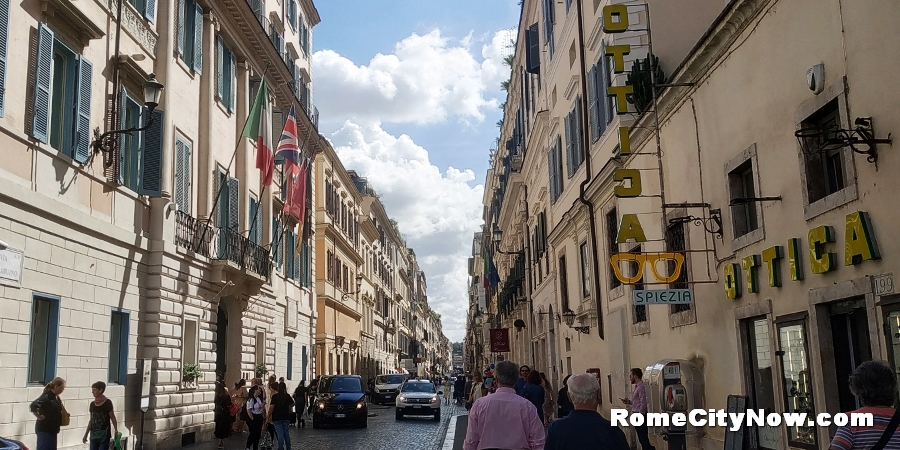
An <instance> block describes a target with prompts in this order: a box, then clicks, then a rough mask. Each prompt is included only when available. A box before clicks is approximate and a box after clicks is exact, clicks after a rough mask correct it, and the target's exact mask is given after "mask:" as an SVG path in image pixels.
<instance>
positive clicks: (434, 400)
mask: <svg viewBox="0 0 900 450" xmlns="http://www.w3.org/2000/svg"><path fill="white" fill-rule="evenodd" d="M439 401H441V400H440V399H439V398H438V396H437V395H435V396H434V397H431V403H437V402H439Z"/></svg>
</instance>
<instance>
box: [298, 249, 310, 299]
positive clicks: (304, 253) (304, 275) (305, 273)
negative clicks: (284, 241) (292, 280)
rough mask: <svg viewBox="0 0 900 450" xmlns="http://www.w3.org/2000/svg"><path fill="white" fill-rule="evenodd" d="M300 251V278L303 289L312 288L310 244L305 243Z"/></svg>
mask: <svg viewBox="0 0 900 450" xmlns="http://www.w3.org/2000/svg"><path fill="white" fill-rule="evenodd" d="M301 245H302V247H301V249H300V277H301V282H302V284H303V287H307V288H308V287H312V270H311V267H310V266H311V263H310V253H309V243H307V242H306V241H303V244H301Z"/></svg>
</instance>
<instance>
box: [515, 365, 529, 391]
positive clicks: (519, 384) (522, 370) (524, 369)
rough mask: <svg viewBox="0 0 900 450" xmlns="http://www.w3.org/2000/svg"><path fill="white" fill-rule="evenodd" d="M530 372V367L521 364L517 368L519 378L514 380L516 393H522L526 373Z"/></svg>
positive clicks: (526, 381)
mask: <svg viewBox="0 0 900 450" xmlns="http://www.w3.org/2000/svg"><path fill="white" fill-rule="evenodd" d="M530 373H531V367H528V366H522V367H520V368H519V380H518V381H516V394H519V395H522V389H525V385H526V384H527V383H528V374H530Z"/></svg>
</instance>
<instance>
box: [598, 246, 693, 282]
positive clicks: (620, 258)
mask: <svg viewBox="0 0 900 450" xmlns="http://www.w3.org/2000/svg"><path fill="white" fill-rule="evenodd" d="M660 261H664V262H669V261H674V262H675V269H674V270H672V273H670V274H669V276H662V275H660V274H659V269H658V266H657V264H658V263H659V262H660ZM620 262H635V263H637V267H638V268H637V273H635V275H634V276H631V277H629V276H626V275H624V274H623V273H622V268H621V266H620V264H619V263H620ZM648 262H649V263H650V270H652V271H653V276H654V277H655V278H656V281H658V282H660V283H674V282H675V280H677V279H678V277H679V276H680V275H681V267H682V266H683V265H684V255H682V254H681V253H616V254H615V255H612V256H611V257H610V258H609V263H610V264H611V265H612V267H613V272H614V273H615V274H616V278H618V279H619V281H621V282H622V283H625V284H635V283H637V282H638V281H640V280H641V278H643V277H644V266H645V265H646V263H648Z"/></svg>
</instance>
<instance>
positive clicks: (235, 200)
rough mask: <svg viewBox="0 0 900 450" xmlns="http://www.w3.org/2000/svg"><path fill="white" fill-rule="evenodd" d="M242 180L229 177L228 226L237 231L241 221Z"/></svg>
mask: <svg viewBox="0 0 900 450" xmlns="http://www.w3.org/2000/svg"><path fill="white" fill-rule="evenodd" d="M240 185H241V183H240V181H239V180H238V179H237V178H229V179H228V228H231V229H232V230H235V231H237V230H238V227H239V223H240V220H241V219H240V216H239V215H238V214H240V210H241V197H240Z"/></svg>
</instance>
